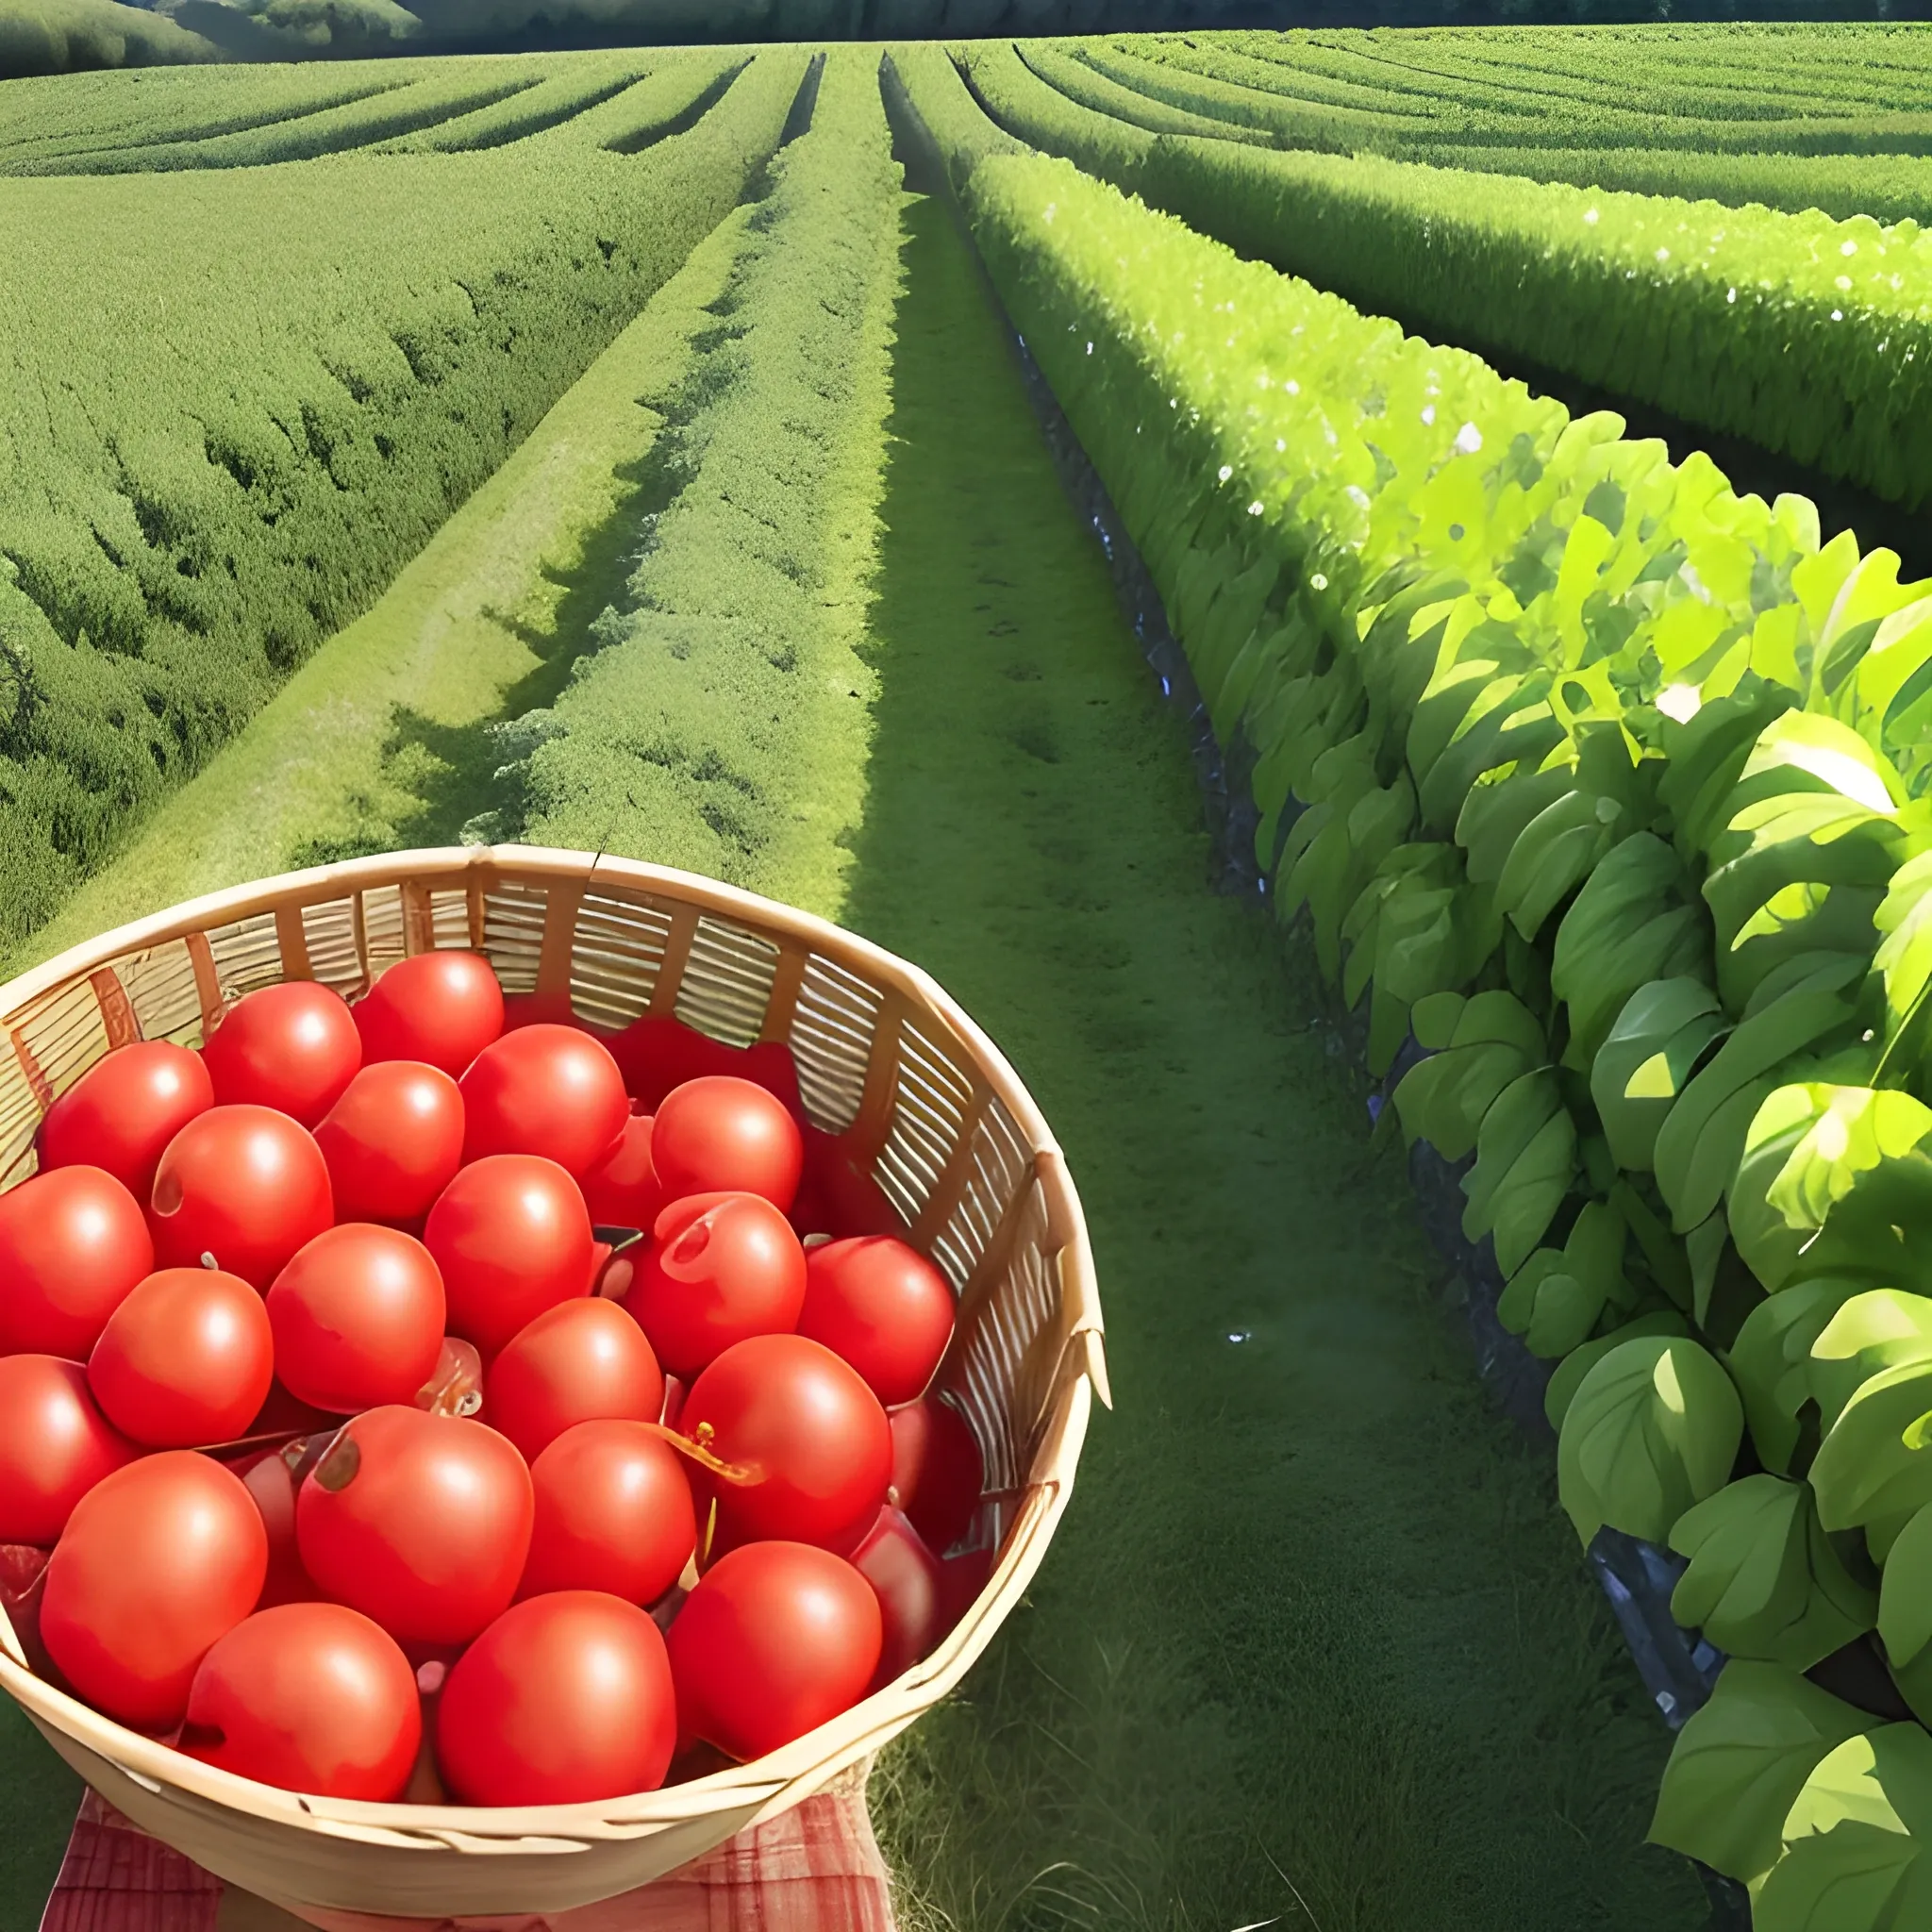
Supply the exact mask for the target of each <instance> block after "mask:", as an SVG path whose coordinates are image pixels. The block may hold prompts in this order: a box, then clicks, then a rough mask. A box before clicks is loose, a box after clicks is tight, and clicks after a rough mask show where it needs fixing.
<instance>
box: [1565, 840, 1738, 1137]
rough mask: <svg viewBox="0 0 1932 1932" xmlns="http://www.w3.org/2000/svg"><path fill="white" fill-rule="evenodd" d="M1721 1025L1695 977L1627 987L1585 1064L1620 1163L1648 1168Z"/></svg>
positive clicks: (1713, 1001)
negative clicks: (1611, 1022)
mask: <svg viewBox="0 0 1932 1932" xmlns="http://www.w3.org/2000/svg"><path fill="white" fill-rule="evenodd" d="M1633 842H1634V841H1633ZM1576 903H1577V905H1578V906H1581V905H1582V903H1583V901H1582V899H1581V898H1580V897H1579V898H1578V900H1577V902H1576ZM1573 910H1574V908H1573ZM1567 923H1568V922H1567V921H1566V922H1565V924H1567ZM1725 1025H1726V1023H1725V1021H1724V1014H1723V1009H1722V1008H1720V1007H1719V1005H1718V1000H1717V995H1716V994H1715V993H1714V992H1712V991H1711V990H1710V988H1709V987H1708V986H1707V985H1706V984H1705V983H1704V982H1703V981H1702V980H1699V979H1691V978H1678V979H1659V980H1655V981H1653V982H1652V983H1651V984H1650V985H1648V986H1643V987H1640V988H1639V989H1638V990H1637V991H1635V992H1634V993H1632V994H1631V995H1630V998H1629V1001H1628V1003H1627V1004H1626V1005H1625V1006H1624V1009H1623V1011H1622V1012H1621V1013H1619V1014H1618V1016H1617V1020H1616V1024H1614V1025H1613V1026H1612V1027H1611V1028H1610V1031H1609V1036H1608V1038H1607V1040H1606V1041H1604V1043H1603V1046H1602V1047H1601V1049H1599V1051H1598V1053H1597V1056H1596V1058H1595V1060H1594V1061H1593V1062H1592V1063H1591V1071H1590V1091H1591V1099H1592V1100H1594V1101H1595V1102H1596V1110H1597V1116H1598V1118H1599V1119H1600V1120H1601V1121H1602V1122H1603V1124H1604V1132H1605V1134H1606V1135H1607V1137H1608V1139H1609V1143H1610V1152H1611V1153H1612V1154H1613V1155H1614V1156H1615V1157H1616V1160H1617V1165H1618V1166H1619V1167H1624V1168H1629V1169H1631V1170H1633V1171H1636V1172H1642V1171H1645V1170H1647V1169H1648V1168H1649V1166H1650V1164H1651V1160H1652V1158H1653V1156H1654V1154H1655V1152H1656V1148H1657V1133H1658V1131H1659V1129H1661V1127H1662V1126H1663V1124H1664V1120H1665V1118H1666V1116H1668V1114H1669V1113H1670V1110H1671V1108H1672V1106H1673V1104H1674V1102H1675V1100H1676V1098H1677V1096H1678V1095H1679V1094H1680V1093H1682V1092H1683V1091H1684V1089H1685V1087H1686V1086H1687V1085H1688V1084H1689V1082H1690V1079H1691V1073H1692V1071H1693V1069H1694V1068H1695V1067H1696V1065H1697V1063H1698V1061H1699V1060H1700V1058H1702V1057H1703V1055H1704V1054H1705V1052H1706V1051H1707V1048H1708V1047H1709V1045H1710V1043H1711V1041H1714V1040H1715V1039H1717V1038H1718V1036H1719V1035H1720V1034H1722V1033H1723V1032H1724V1030H1725Z"/></svg>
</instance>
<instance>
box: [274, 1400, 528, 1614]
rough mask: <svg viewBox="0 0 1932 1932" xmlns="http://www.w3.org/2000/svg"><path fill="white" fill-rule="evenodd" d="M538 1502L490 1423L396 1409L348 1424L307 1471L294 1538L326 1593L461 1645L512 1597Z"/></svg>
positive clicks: (523, 1472) (509, 1448) (305, 1563)
mask: <svg viewBox="0 0 1932 1932" xmlns="http://www.w3.org/2000/svg"><path fill="white" fill-rule="evenodd" d="M250 1507H251V1508H252V1507H253V1505H251V1506H250ZM535 1507H536V1506H535V1500H534V1497H533V1494H532V1491H531V1488H530V1472H529V1470H528V1469H527V1468H526V1467H525V1463H524V1458H523V1457H521V1456H519V1455H518V1454H517V1452H516V1450H515V1449H514V1448H513V1447H512V1446H511V1445H510V1443H509V1442H508V1440H507V1439H506V1438H504V1437H502V1436H500V1435H498V1434H497V1433H496V1431H495V1430H494V1429H490V1428H485V1427H484V1426H483V1424H481V1423H475V1422H469V1421H465V1420H463V1419H462V1418H460V1417H458V1416H447V1415H430V1414H427V1413H425V1411H424V1410H422V1409H420V1408H405V1407H400V1406H391V1407H382V1408H372V1409H370V1410H369V1411H368V1412H367V1413H366V1414H364V1415H358V1416H357V1417H355V1418H354V1419H353V1420H352V1421H350V1422H348V1423H345V1424H343V1425H342V1428H341V1433H340V1434H339V1435H338V1436H337V1437H336V1440H335V1441H334V1442H332V1443H331V1444H330V1445H329V1447H328V1449H327V1450H325V1452H324V1454H323V1456H322V1458H321V1460H320V1461H318V1462H317V1463H316V1465H315V1467H314V1468H313V1469H312V1470H311V1471H310V1472H309V1473H308V1476H307V1477H306V1478H304V1480H303V1484H302V1487H301V1490H300V1491H298V1492H297V1494H296V1497H295V1540H296V1544H297V1547H298V1548H299V1549H300V1551H301V1555H302V1566H303V1568H304V1569H305V1570H307V1571H308V1574H309V1575H310V1576H311V1577H313V1578H314V1580H315V1583H316V1585H317V1587H318V1588H319V1589H320V1590H321V1591H322V1592H323V1593H324V1594H325V1596H329V1597H332V1598H333V1599H334V1600H335V1601H336V1602H338V1603H343V1604H347V1605H348V1606H349V1607H350V1608H351V1609H357V1610H360V1611H361V1612H362V1613H363V1615H364V1616H367V1617H373V1618H374V1619H375V1622H376V1623H378V1624H381V1625H382V1627H383V1628H384V1629H385V1630H387V1631H388V1632H389V1634H390V1635H391V1637H393V1638H395V1639H396V1640H397V1641H399V1642H402V1643H410V1642H424V1643H463V1642H466V1641H468V1640H469V1639H471V1638H472V1637H475V1635H476V1633H477V1632H478V1631H479V1630H482V1629H483V1628H484V1627H485V1626H486V1625H488V1624H491V1622H493V1621H494V1620H495V1619H496V1618H497V1617H498V1616H500V1615H501V1614H502V1613H503V1611H504V1610H505V1608H506V1607H508V1604H509V1602H510V1599H511V1598H512V1597H513V1596H514V1595H515V1594H516V1588H517V1582H518V1579H519V1578H520V1577H521V1576H522V1575H523V1573H524V1559H525V1557H526V1556H527V1555H528V1554H529V1548H530V1524H531V1520H532V1517H533V1515H534V1513H535Z"/></svg>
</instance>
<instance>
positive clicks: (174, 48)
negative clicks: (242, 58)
mask: <svg viewBox="0 0 1932 1932" xmlns="http://www.w3.org/2000/svg"><path fill="white" fill-rule="evenodd" d="M220 58H222V55H221V49H220V48H218V47H217V46H216V45H215V44H214V42H211V41H208V40H204V39H203V38H202V36H201V35H199V34H196V33H190V32H189V31H188V30H187V28H185V27H182V26H178V25H175V22H174V21H172V20H170V19H168V18H167V17H166V16H165V15H162V14H158V13H154V12H151V11H150V10H149V9H148V8H144V7H124V6H122V5H120V4H119V0H7V4H6V6H5V7H4V8H0V78H4V77H8V76H13V75H47V74H66V73H68V72H70V71H72V70H75V69H79V68H89V67H150V66H153V65H155V64H157V63H161V62H183V63H191V62H200V61H205V60H219V59H220Z"/></svg>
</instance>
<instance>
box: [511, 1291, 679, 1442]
mask: <svg viewBox="0 0 1932 1932" xmlns="http://www.w3.org/2000/svg"><path fill="white" fill-rule="evenodd" d="M663 1409H664V1376H663V1374H662V1372H661V1371H660V1370H659V1369H658V1357H656V1356H655V1355H653V1354H652V1352H651V1344H650V1343H649V1342H648V1341H646V1340H645V1339H644V1331H643V1330H642V1329H641V1328H640V1327H639V1326H638V1324H637V1323H636V1322H635V1321H634V1320H633V1319H632V1318H631V1317H630V1316H629V1315H628V1314H626V1313H625V1310H624V1309H623V1308H621V1307H618V1305H617V1304H616V1303H615V1302H610V1301H603V1300H600V1299H596V1298H591V1299H588V1300H579V1301H571V1302H564V1303H562V1304H561V1305H559V1306H558V1307H554V1308H546V1309H545V1310H544V1311H543V1312H542V1314H541V1315H539V1316H538V1317H537V1319H536V1320H535V1321H534V1322H531V1323H530V1324H528V1325H527V1326H525V1327H524V1328H522V1329H519V1330H518V1332H517V1334H516V1335H515V1336H514V1337H513V1338H512V1339H511V1341H509V1342H508V1345H507V1346H506V1347H505V1348H504V1350H503V1352H502V1353H501V1354H500V1355H499V1356H497V1357H496V1359H495V1360H494V1361H492V1362H491V1364H490V1368H489V1370H488V1372H487V1374H485V1376H484V1380H483V1414H484V1417H485V1419H486V1420H487V1421H488V1422H489V1424H490V1426H491V1428H492V1429H497V1430H500V1431H501V1432H502V1433H503V1434H504V1435H506V1436H508V1438H509V1440H510V1441H512V1442H514V1443H515V1444H516V1445H517V1448H518V1449H519V1450H520V1451H521V1452H522V1453H523V1455H524V1457H525V1459H526V1460H528V1461H531V1462H534V1461H535V1460H536V1459H537V1457H539V1456H541V1454H542V1453H543V1451H544V1450H545V1449H547V1448H548V1447H549V1446H550V1444H551V1443H552V1442H554V1441H556V1440H557V1439H558V1437H559V1436H560V1435H562V1434H563V1432H564V1431H565V1430H566V1429H568V1428H571V1427H573V1426H574V1425H575V1424H578V1423H588V1422H601V1421H605V1420H608V1419H620V1420H625V1421H630V1422H640V1423H654V1422H656V1421H657V1420H658V1416H659V1415H661V1414H662V1413H663Z"/></svg>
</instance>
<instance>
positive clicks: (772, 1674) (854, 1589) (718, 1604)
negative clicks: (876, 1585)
mask: <svg viewBox="0 0 1932 1932" xmlns="http://www.w3.org/2000/svg"><path fill="white" fill-rule="evenodd" d="M883 1641H884V1626H883V1624H882V1622H881V1620H880V1616H879V1600H878V1598H877V1596H876V1595H875V1594H874V1591H873V1587H872V1585H871V1584H869V1583H868V1582H867V1581H866V1580H865V1578H864V1577H863V1576H861V1575H860V1574H858V1571H857V1570H855V1569H854V1568H853V1567H852V1565H851V1564H850V1563H848V1562H846V1561H845V1560H844V1559H843V1557H835V1556H833V1555H832V1554H831V1553H830V1552H829V1551H828V1550H821V1549H816V1548H813V1547H811V1546H810V1545H808V1544H806V1543H793V1542H760V1543H750V1544H747V1545H746V1547H745V1548H743V1549H741V1550H733V1551H732V1552H731V1554H730V1555H729V1556H728V1557H724V1558H723V1559H722V1560H721V1561H720V1562H719V1563H718V1564H717V1565H716V1566H715V1567H714V1568H713V1569H712V1570H711V1571H710V1572H709V1573H708V1574H707V1575H705V1576H704V1577H702V1578H701V1579H700V1580H699V1583H698V1587H697V1588H696V1589H695V1590H694V1591H691V1595H690V1596H688V1597H687V1598H686V1599H685V1601H684V1603H683V1605H682V1606H681V1607H679V1609H678V1612H677V1616H676V1618H675V1621H674V1622H673V1624H672V1625H671V1635H670V1639H669V1644H668V1647H669V1650H670V1653H671V1678H672V1682H673V1683H674V1684H675V1686H676V1687H677V1728H678V1739H679V1742H680V1743H681V1744H682V1743H688V1742H690V1741H691V1740H693V1739H699V1740H703V1741H704V1742H705V1743H708V1744H714V1745H716V1746H717V1748H718V1749H719V1750H720V1751H723V1752H724V1754H725V1755H726V1756H727V1757H736V1758H738V1759H740V1760H741V1761H747V1760H749V1759H751V1758H754V1757H763V1756H764V1755H765V1753H766V1752H768V1751H775V1750H777V1748H778V1747H779V1746H780V1745H781V1744H789V1743H790V1742H791V1740H792V1739H794V1738H802V1737H803V1736H804V1735H805V1734H806V1732H808V1731H810V1730H815V1729H816V1728H817V1727H818V1726H819V1725H820V1724H826V1723H829V1722H830V1721H831V1720H832V1719H833V1718H835V1717H837V1716H838V1715H839V1713H840V1712H841V1711H842V1710H847V1709H849V1708H850V1707H852V1706H853V1705H855V1704H857V1703H858V1700H859V1699H860V1698H861V1697H863V1696H864V1695H865V1694H866V1690H867V1688H868V1686H870V1684H871V1683H872V1680H873V1676H874V1673H875V1672H876V1671H877V1669H878V1662H879V1653H880V1649H881V1645H882V1643H883Z"/></svg>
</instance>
